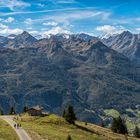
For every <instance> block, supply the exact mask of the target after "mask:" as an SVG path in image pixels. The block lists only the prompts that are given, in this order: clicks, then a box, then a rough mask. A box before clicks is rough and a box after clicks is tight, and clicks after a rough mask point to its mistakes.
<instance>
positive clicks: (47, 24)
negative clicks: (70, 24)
mask: <svg viewBox="0 0 140 140" xmlns="http://www.w3.org/2000/svg"><path fill="white" fill-rule="evenodd" d="M42 25H45V26H57V25H58V23H57V22H54V21H51V22H47V23H45V22H44V23H43V24H42Z"/></svg>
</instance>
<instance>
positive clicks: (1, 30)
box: [0, 23, 23, 35]
mask: <svg viewBox="0 0 140 140" xmlns="http://www.w3.org/2000/svg"><path fill="white" fill-rule="evenodd" d="M22 32H23V30H22V29H19V28H15V29H11V28H9V27H8V26H6V25H4V24H1V23H0V34H3V35H8V34H20V33H22Z"/></svg>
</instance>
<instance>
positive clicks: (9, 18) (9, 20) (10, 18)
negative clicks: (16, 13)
mask: <svg viewBox="0 0 140 140" xmlns="http://www.w3.org/2000/svg"><path fill="white" fill-rule="evenodd" d="M14 20H15V19H14V18H13V17H8V18H7V19H6V20H4V22H6V23H11V22H13V21H14Z"/></svg>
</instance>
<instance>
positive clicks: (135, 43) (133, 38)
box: [102, 31, 140, 64]
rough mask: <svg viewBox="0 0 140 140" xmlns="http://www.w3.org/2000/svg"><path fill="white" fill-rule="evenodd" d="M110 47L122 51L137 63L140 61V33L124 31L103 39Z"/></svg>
mask: <svg viewBox="0 0 140 140" xmlns="http://www.w3.org/2000/svg"><path fill="white" fill-rule="evenodd" d="M102 41H103V42H104V43H105V44H106V45H107V46H108V47H110V48H112V49H114V50H116V51H118V52H119V53H122V54H123V55H125V56H127V57H128V58H129V59H130V60H132V61H133V62H135V63H138V64H139V63H140V35H139V34H132V33H131V32H129V31H124V32H123V33H121V34H118V35H115V36H112V37H109V38H107V39H103V40H102Z"/></svg>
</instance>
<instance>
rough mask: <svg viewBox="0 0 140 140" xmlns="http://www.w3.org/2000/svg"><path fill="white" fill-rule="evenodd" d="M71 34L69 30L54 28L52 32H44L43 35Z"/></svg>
mask: <svg viewBox="0 0 140 140" xmlns="http://www.w3.org/2000/svg"><path fill="white" fill-rule="evenodd" d="M70 33H71V32H70V31H69V30H67V29H64V28H63V27H60V26H57V27H53V28H51V29H50V30H47V31H44V32H43V33H42V35H44V36H45V35H50V34H54V35H56V34H70Z"/></svg>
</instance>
